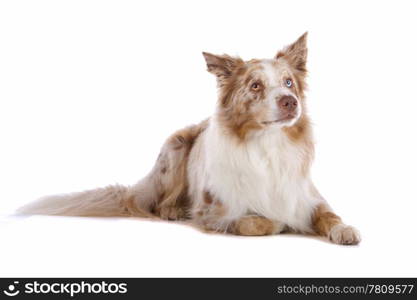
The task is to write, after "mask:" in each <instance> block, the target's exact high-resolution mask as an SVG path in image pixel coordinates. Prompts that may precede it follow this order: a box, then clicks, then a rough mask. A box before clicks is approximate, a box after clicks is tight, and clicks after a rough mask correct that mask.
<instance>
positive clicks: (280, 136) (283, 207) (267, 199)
mask: <svg viewBox="0 0 417 300" xmlns="http://www.w3.org/2000/svg"><path fill="white" fill-rule="evenodd" d="M205 144H206V147H207V148H209V150H208V151H206V153H205V156H206V157H205V161H206V166H205V185H206V187H207V188H208V189H209V190H210V192H212V193H213V194H214V195H215V196H216V197H218V198H219V199H220V200H221V201H222V202H223V203H224V204H225V205H226V206H227V208H228V212H229V217H230V218H231V219H234V218H239V217H241V216H243V215H245V214H248V213H256V214H259V215H262V216H265V217H267V218H270V219H274V220H278V221H281V222H284V223H285V224H287V225H288V226H290V227H291V228H293V229H295V230H300V231H309V227H310V226H309V225H310V216H311V212H312V209H313V208H314V206H315V204H316V203H317V199H315V198H314V197H313V196H312V195H311V186H310V184H311V181H310V179H309V178H308V177H306V176H305V175H303V173H302V172H301V166H302V163H303V162H302V153H300V151H301V150H300V149H299V147H297V145H295V144H293V143H292V142H290V141H289V139H288V138H287V136H286V135H285V134H284V133H283V132H282V131H281V130H280V129H279V128H276V127H271V128H270V129H269V130H267V131H265V132H263V133H262V135H259V136H256V137H254V138H252V139H250V141H248V142H245V143H239V142H237V141H235V140H233V139H231V138H230V136H228V135H225V134H224V133H222V129H221V128H219V127H218V126H217V125H216V124H215V123H214V122H212V124H210V126H209V128H208V131H207V134H206V136H205Z"/></svg>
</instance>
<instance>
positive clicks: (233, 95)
mask: <svg viewBox="0 0 417 300" xmlns="http://www.w3.org/2000/svg"><path fill="white" fill-rule="evenodd" d="M306 39H307V33H305V34H303V35H302V36H301V37H300V38H299V39H298V40H297V41H296V42H294V43H293V44H291V45H289V46H287V47H285V48H284V49H283V50H281V51H279V52H278V53H277V54H276V56H275V57H274V58H273V59H261V60H258V59H252V60H249V61H243V60H242V59H240V58H235V57H231V56H228V55H220V56H219V55H213V54H209V53H205V52H203V55H204V57H205V59H206V62H207V68H208V71H209V72H211V73H213V74H215V75H216V77H217V82H218V86H219V89H220V93H219V103H218V111H217V115H218V119H219V121H220V122H221V123H222V124H223V125H224V126H226V127H227V128H229V129H230V130H231V131H232V132H233V133H234V134H236V135H237V136H238V137H239V138H242V139H243V138H245V137H246V136H247V134H248V133H249V132H256V131H260V130H265V129H266V128H270V127H271V126H275V127H280V128H285V127H292V126H294V125H295V124H296V123H297V122H298V121H299V120H300V118H301V116H302V114H303V112H304V89H305V85H306V84H305V77H306V73H307V70H306V62H307V46H306Z"/></svg>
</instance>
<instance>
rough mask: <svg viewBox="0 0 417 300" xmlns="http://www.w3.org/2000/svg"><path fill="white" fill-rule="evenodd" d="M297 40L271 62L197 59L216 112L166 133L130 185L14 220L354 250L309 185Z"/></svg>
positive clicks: (61, 199)
mask: <svg viewBox="0 0 417 300" xmlns="http://www.w3.org/2000/svg"><path fill="white" fill-rule="evenodd" d="M306 39H307V33H305V34H304V35H302V36H301V37H300V38H299V39H298V40H297V41H295V42H294V43H293V44H291V45H289V46H287V47H285V48H284V49H282V50H281V51H279V52H278V53H277V54H276V55H275V57H274V58H272V59H252V60H249V61H244V60H242V59H240V58H238V57H231V56H229V55H214V54H210V53H206V52H203V56H204V58H205V60H206V63H207V69H208V71H209V72H210V73H212V74H214V75H215V76H216V79H217V86H218V90H219V96H218V102H217V109H216V110H215V113H214V114H213V115H212V116H211V117H210V118H208V119H206V120H204V121H202V122H201V123H199V124H196V125H191V126H189V127H186V128H184V129H181V130H179V131H177V132H175V133H174V134H173V135H172V136H171V137H169V138H168V140H167V141H166V142H165V144H164V145H163V146H162V149H161V152H160V154H159V157H158V159H157V161H156V163H155V166H154V167H153V169H152V170H151V171H150V173H149V174H148V175H147V176H146V177H145V178H143V179H141V180H140V181H139V182H138V183H137V184H135V185H133V186H130V187H125V186H119V185H114V186H108V187H105V188H99V189H94V190H89V191H84V192H79V193H74V194H68V195H59V196H49V197H45V198H41V199H39V200H38V201H36V202H34V203H32V204H29V205H27V206H25V207H23V208H21V209H20V210H19V211H18V212H20V213H21V214H47V215H64V216H139V217H158V218H161V219H167V220H188V221H189V222H191V223H192V224H195V225H197V226H199V227H200V228H204V229H206V230H209V231H216V232H224V233H231V234H237V235H245V236H260V235H272V234H278V233H281V232H298V233H305V234H315V235H318V236H324V237H327V238H328V239H329V240H330V241H332V242H334V243H337V244H343V245H354V244H358V243H359V242H360V235H359V232H358V231H357V230H356V229H355V228H354V227H351V226H348V225H345V224H344V223H343V222H342V220H341V218H340V217H339V216H337V215H336V214H335V213H334V212H333V211H332V210H331V208H330V207H329V205H328V204H327V202H326V200H325V199H324V198H323V197H322V196H321V195H320V193H319V192H318V191H317V189H316V188H315V186H314V184H313V182H312V180H311V178H310V166H311V162H312V160H313V153H314V145H313V140H312V129H311V125H310V120H309V117H308V116H307V114H306V100H305V95H304V93H305V89H306V82H305V81H306V75H307V69H306V62H307V45H306Z"/></svg>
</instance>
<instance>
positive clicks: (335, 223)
mask: <svg viewBox="0 0 417 300" xmlns="http://www.w3.org/2000/svg"><path fill="white" fill-rule="evenodd" d="M312 226H313V230H314V232H315V233H316V234H318V235H320V236H325V237H328V238H329V239H330V241H332V242H333V243H336V244H341V245H357V244H359V242H360V241H361V237H360V234H359V231H357V230H356V229H355V228H354V227H352V226H348V225H345V224H344V223H343V222H342V219H341V218H340V217H339V216H337V215H336V214H335V213H333V212H332V211H331V209H330V207H329V206H328V205H327V204H326V203H320V204H319V205H317V207H316V208H315V211H314V214H313V217H312Z"/></svg>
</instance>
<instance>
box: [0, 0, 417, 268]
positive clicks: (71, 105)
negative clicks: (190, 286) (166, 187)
mask: <svg viewBox="0 0 417 300" xmlns="http://www.w3.org/2000/svg"><path fill="white" fill-rule="evenodd" d="M415 12H416V7H415V5H414V2H413V1H408V2H407V1H390V2H385V1H343V2H342V1H260V0H257V1H213V0H211V1H205V2H202V1H201V2H200V1H188V2H185V1H164V2H162V1H147V2H146V1H132V2H131V1H85V0H83V1H2V2H1V3H0V139H1V147H0V213H1V214H2V217H0V241H1V242H0V276H417V268H416V267H417V263H416V257H415V255H416V252H417V246H416V228H417V226H416V225H417V222H416V210H417V205H416V201H417V197H416V192H415V191H416V184H417V182H416V170H417V160H416V154H417V146H416V136H417V133H416V129H417V121H416V111H417V99H416V89H415V82H416V70H417V62H416V53H417V41H416V36H417V34H416V29H415V28H417V22H416V16H415ZM306 30H308V31H309V41H308V44H309V62H308V67H309V71H310V76H309V86H310V90H309V92H308V103H309V104H308V105H309V112H310V115H311V117H312V119H313V121H314V124H315V125H314V129H315V136H316V143H317V148H316V149H317V153H316V160H315V163H314V166H313V176H314V180H315V182H316V183H317V186H318V187H319V189H320V190H321V192H322V194H323V195H324V196H325V197H326V198H327V199H328V200H329V202H330V204H331V205H332V206H333V208H334V209H335V211H336V212H337V213H339V214H340V215H341V216H342V217H343V219H344V220H345V221H346V222H347V223H349V224H352V225H354V226H356V227H357V228H358V229H359V230H360V231H361V232H362V236H363V242H362V244H361V245H359V246H357V247H342V246H336V245H332V244H330V243H327V242H324V241H322V240H320V239H316V238H309V237H302V236H295V235H282V236H273V237H260V238H241V237H231V236H221V235H213V234H204V233H201V232H199V231H197V230H195V229H194V228H191V227H188V226H184V225H179V224H174V223H166V222H150V221H145V220H140V219H88V218H60V217H42V216H33V217H28V218H16V217H12V216H10V215H9V214H10V213H12V212H13V210H14V209H15V208H17V207H19V206H20V205H23V204H25V203H27V202H30V201H32V200H34V199H36V198H38V197H40V196H43V195H47V194H54V193H63V192H72V191H79V190H84V189H87V188H95V187H99V186H104V185H107V184H111V183H116V182H117V183H123V184H132V183H135V182H136V181H137V180H138V179H140V178H141V177H142V176H144V175H145V174H146V173H147V171H148V170H149V169H150V168H151V167H152V165H153V162H154V160H155V159H156V156H157V155H158V151H159V148H160V146H161V145H162V143H163V142H164V139H165V138H166V137H167V136H169V135H170V134H171V133H172V132H173V131H174V130H176V129H179V128H181V127H183V126H185V125H188V124H191V123H195V122H199V121H200V120H202V119H204V118H206V117H208V116H209V115H210V114H211V113H212V111H213V109H214V105H215V102H216V89H215V79H214V78H213V76H212V75H211V74H209V73H207V72H206V66H205V62H204V60H203V57H202V55H201V52H202V51H208V52H213V53H219V54H221V53H229V54H232V55H240V56H242V57H243V58H244V59H250V58H255V57H256V58H265V57H272V56H273V55H274V54H275V53H276V51H278V50H279V49H280V48H281V47H283V46H284V45H286V44H288V43H290V42H292V41H294V40H295V39H296V38H297V37H298V36H299V35H301V34H302V33H303V32H304V31H306Z"/></svg>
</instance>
